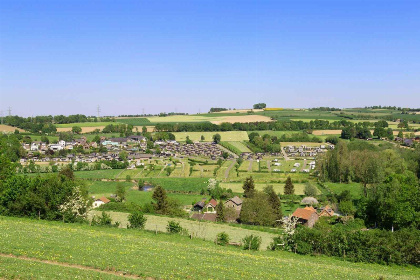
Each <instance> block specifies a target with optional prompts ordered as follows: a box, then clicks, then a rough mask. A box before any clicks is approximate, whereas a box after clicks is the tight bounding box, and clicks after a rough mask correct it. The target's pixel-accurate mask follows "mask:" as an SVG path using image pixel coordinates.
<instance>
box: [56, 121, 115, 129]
mask: <svg viewBox="0 0 420 280" xmlns="http://www.w3.org/2000/svg"><path fill="white" fill-rule="evenodd" d="M109 124H114V125H115V124H118V123H116V122H83V123H63V124H55V126H56V127H57V128H65V127H70V128H72V127H73V126H79V127H95V126H104V127H105V126H107V125H109Z"/></svg>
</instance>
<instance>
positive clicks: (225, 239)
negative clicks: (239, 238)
mask: <svg viewBox="0 0 420 280" xmlns="http://www.w3.org/2000/svg"><path fill="white" fill-rule="evenodd" d="M229 241H230V238H229V235H228V234H227V233H226V232H220V233H218V234H217V237H216V244H217V245H221V246H226V245H228V244H229Z"/></svg>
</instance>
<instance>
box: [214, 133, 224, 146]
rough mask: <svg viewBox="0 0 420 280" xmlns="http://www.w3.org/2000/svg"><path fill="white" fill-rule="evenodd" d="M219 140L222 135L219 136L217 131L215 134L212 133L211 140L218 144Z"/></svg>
mask: <svg viewBox="0 0 420 280" xmlns="http://www.w3.org/2000/svg"><path fill="white" fill-rule="evenodd" d="M221 140H222V136H220V134H219V133H216V134H214V135H213V142H214V143H216V144H219V143H220V141H221Z"/></svg>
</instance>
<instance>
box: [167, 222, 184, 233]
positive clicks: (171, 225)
mask: <svg viewBox="0 0 420 280" xmlns="http://www.w3.org/2000/svg"><path fill="white" fill-rule="evenodd" d="M166 231H167V232H168V233H178V234H182V235H187V234H188V231H187V230H186V229H184V228H183V227H181V225H180V224H179V222H175V221H168V225H167V226H166Z"/></svg>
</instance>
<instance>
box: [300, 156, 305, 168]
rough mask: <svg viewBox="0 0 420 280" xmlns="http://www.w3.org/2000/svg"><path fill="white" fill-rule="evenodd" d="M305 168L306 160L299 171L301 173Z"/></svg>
mask: <svg viewBox="0 0 420 280" xmlns="http://www.w3.org/2000/svg"><path fill="white" fill-rule="evenodd" d="M305 168H306V158H305V159H304V160H303V166H302V168H301V169H300V171H302V170H303V169H305Z"/></svg>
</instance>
